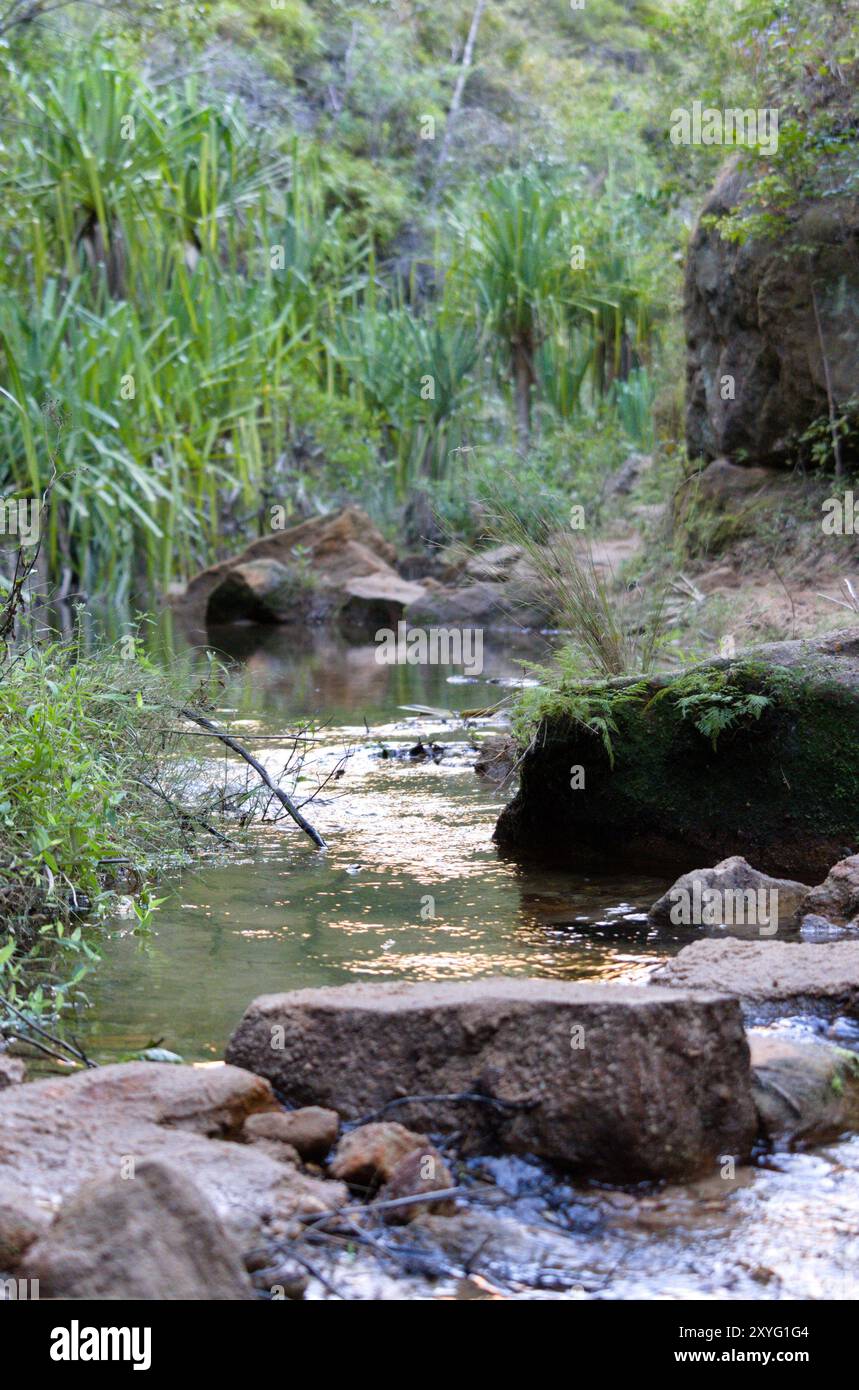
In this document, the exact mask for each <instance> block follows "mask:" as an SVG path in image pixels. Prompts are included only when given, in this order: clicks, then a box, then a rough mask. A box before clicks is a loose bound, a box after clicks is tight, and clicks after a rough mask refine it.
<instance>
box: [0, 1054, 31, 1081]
mask: <svg viewBox="0 0 859 1390" xmlns="http://www.w3.org/2000/svg"><path fill="white" fill-rule="evenodd" d="M26 1080H27V1067H26V1064H25V1063H24V1062H23V1061H22V1060H21V1058H20V1057H10V1056H9V1054H8V1053H6V1052H0V1087H3V1086H20V1085H21V1082H22V1081H26Z"/></svg>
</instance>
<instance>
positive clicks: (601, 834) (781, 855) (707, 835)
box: [495, 626, 859, 883]
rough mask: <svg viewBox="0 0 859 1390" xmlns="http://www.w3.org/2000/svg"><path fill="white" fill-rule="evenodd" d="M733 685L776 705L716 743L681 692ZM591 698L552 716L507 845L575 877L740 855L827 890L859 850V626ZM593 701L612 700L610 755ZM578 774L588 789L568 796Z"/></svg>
mask: <svg viewBox="0 0 859 1390" xmlns="http://www.w3.org/2000/svg"><path fill="white" fill-rule="evenodd" d="M726 677H728V678H729V688H730V690H731V691H732V692H733V694H732V695H731V696H730V697H729V698H732V699H737V698H745V697H746V696H748V695H759V694H762V693H763V694H766V695H767V698H768V699H769V700H770V703H769V704H768V705H767V706H765V707H764V709H763V712H762V713H761V714H760V717H759V718H754V717H745V718H740V719H739V721H738V722H737V723H735V725H734V727H732V728H729V729H727V730H726V731H723V732H722V734H721V735H720V736H719V737H718V739H717V742H716V746H715V747H714V746H713V742H712V739H711V738H709V737H707V736H706V734H705V733H702V732H701V731H700V730H699V729H698V728H696V725H695V720H694V718H693V717H690V714H689V713H688V711H687V713H686V714H684V707H683V706H682V704H681V697H682V694H683V690H684V686H682V685H681V686H679V687H678V685H677V682H678V681H680V680H683V681H684V682H687V684H686V685H685V689H686V691H687V693H688V691H689V685H688V682H689V681H690V680H696V681H698V682H699V685H700V688H701V689H702V690H703V691H704V692H706V691H707V690H712V691H713V692H714V693H715V694H716V695H719V694H720V687H719V685H718V682H719V681H720V680H723V679H724V678H726ZM672 687H674V688H675V689H678V695H677V697H676V698H672ZM724 689H725V687H721V692H722V693H724ZM594 692H595V688H594V687H593V686H587V685H584V684H583V685H581V686H577V687H576V688H575V689H571V690H570V691H569V693H568V694H565V695H563V696H559V697H558V702H557V712H553V713H552V714H551V715H550V716H548V717H547V718H546V719H544V721H543V723H542V726H541V728H540V731H539V736H538V737H536V738H535V739H534V740H533V741H532V743H531V746H530V748H529V750H528V752H527V753H526V754H525V756H524V758H523V759H522V762H521V764H520V767H519V791H518V793H517V795H516V796H515V797H514V798H513V799H512V800H511V802H510V803H509V805H508V806H507V807H506V808H505V809H504V811H503V812H502V813H501V816H500V818H499V821H498V824H497V827H496V830H495V839H496V841H497V842H498V844H499V845H500V846H501V847H502V848H503V849H505V850H509V851H511V852H513V853H516V854H522V853H527V854H532V855H534V856H540V857H544V858H551V859H553V860H555V861H556V862H558V863H561V864H563V865H564V866H565V867H569V868H588V867H594V866H597V867H599V866H610V867H611V868H612V870H613V871H616V870H617V867H618V865H619V864H625V865H627V866H638V867H642V868H647V869H649V870H651V871H652V870H654V869H658V870H664V871H665V873H666V874H669V873H670V874H676V873H677V872H678V871H679V872H686V871H688V870H689V869H691V868H693V867H694V865H695V864H714V863H716V862H717V861H719V860H722V859H724V858H726V857H727V856H729V855H734V854H742V855H744V856H745V858H746V859H748V860H749V861H750V862H751V863H753V864H755V865H756V866H757V867H758V868H759V869H760V870H762V871H764V872H766V873H770V874H777V875H779V876H781V877H786V878H793V879H798V880H804V881H805V882H806V883H814V882H815V881H819V880H820V879H821V878H823V876H824V875H825V874H826V873H827V871H828V869H829V867H830V865H831V864H833V863H835V861H836V860H839V859H843V858H844V857H845V856H846V855H849V854H853V852H854V850H855V849H856V848H857V839H859V815H857V807H858V806H859V759H857V757H856V749H857V747H859V627H855V626H854V627H852V628H846V629H842V630H840V631H838V632H833V633H830V634H828V635H827V636H825V637H821V638H816V639H814V640H812V641H794V642H774V643H770V644H767V645H765V646H760V647H753V648H750V649H749V650H748V651H747V652H743V653H741V654H739V655H738V656H737V657H736V658H731V659H728V658H722V659H718V660H716V661H711V662H708V663H704V664H703V665H702V666H698V667H692V668H688V669H687V670H686V671H684V672H682V673H681V675H680V676H678V677H672V676H654V677H650V678H648V679H647V680H646V681H632V680H630V681H628V682H617V683H613V684H612V685H611V686H608V687H606V686H602V687H597V688H596V693H594ZM657 695H658V696H659V698H658V699H654V697H655V696H657ZM594 698H598V699H599V700H600V701H602V703H600V704H598V705H597V706H596V710H597V713H598V714H599V713H601V712H602V713H603V714H604V712H605V700H606V699H609V700H611V701H612V704H611V712H612V717H613V718H614V721H615V724H616V732H614V733H612V735H611V743H612V752H613V760H612V758H610V757H609V754H608V752H607V750H606V748H605V746H604V743H603V740H602V738H601V737H600V736H599V733H598V732H596V733H595V732H592V731H591V729H590V728H588V727H587V726H586V724H585V723H584V722H583V719H582V713H581V711H582V701H583V700H588V699H594ZM705 698H706V696H705ZM696 708H697V709H699V710H700V705H699V706H696ZM576 766H580V767H582V768H583V769H584V773H585V785H584V787H583V788H582V787H578V788H576V789H574V788H572V787H571V776H570V771H571V768H573V767H576Z"/></svg>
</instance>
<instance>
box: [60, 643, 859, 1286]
mask: <svg viewBox="0 0 859 1390" xmlns="http://www.w3.org/2000/svg"><path fill="white" fill-rule="evenodd" d="M159 640H160V641H161V642H162V646H161V651H162V654H163V655H164V658H165V660H170V661H171V663H173V664H175V663H177V662H179V661H182V660H186V661H189V662H191V661H192V660H193V658H192V657H191V656H189V654H188V653H187V651H185V650H184V649H183V644H182V642H181V639H178V638H176V639H172V640H170V641H167V640H166V639H165V638H164V635H163V633H162V634H161V635H160V637H159ZM229 642H230V649H231V650H232V651H233V652H235V653H236V654H237V655H240V656H241V665H240V667H239V669H238V670H237V672H236V675H235V678H234V679H233V680H232V682H231V684H230V686H229V687H228V689H227V690H225V692H224V699H223V704H222V708H221V710H220V711H219V715H218V717H219V718H220V719H221V720H222V721H223V722H224V723H227V722H229V723H230V725H231V726H232V727H233V728H234V729H235V730H236V732H237V734H238V736H239V737H240V738H243V739H244V740H245V741H246V742H247V743H248V744H249V745H251V746H252V747H253V749H254V751H255V752H256V754H257V756H260V757H261V758H262V759H263V761H265V762H266V763H267V765H269V767H270V768H271V769H272V770H278V769H279V767H280V766H281V765H282V762H283V752H282V748H283V745H282V744H277V743H276V742H274V735H276V734H277V733H281V732H282V731H283V730H284V729H286V728H289V727H291V726H292V725H293V724H294V722H295V720H296V719H298V718H301V717H314V718H316V719H317V720H324V721H325V728H324V729H323V730H322V731H321V733H320V741H319V743H318V744H317V745H316V746H315V749H314V753H313V762H314V765H315V768H314V769H306V777H305V780H303V781H302V783H301V784H300V785H299V791H301V792H303V794H304V795H306V794H307V793H308V791H310V790H312V789H313V787H314V786H315V784H316V778H317V776H324V775H325V773H326V772H328V771H330V770H331V769H332V768H333V767H335V766H336V765H337V763H338V760H339V759H340V757H341V756H342V755H343V753H344V751H346V750H352V752H351V756H350V757H349V759H348V761H347V762H346V764H345V771H344V774H343V776H342V777H341V778H339V779H338V780H336V781H332V782H330V783H329V784H328V786H326V787H325V788H324V790H323V791H322V793H321V795H320V796H319V797H318V799H316V800H315V801H314V802H313V803H312V805H311V806H310V807H308V808H307V814H308V816H309V817H310V819H311V821H312V822H313V823H314V824H315V825H316V826H317V827H318V829H319V830H321V831H322V833H323V834H324V836H325V838H326V839H327V841H328V844H329V849H328V850H327V852H320V851H317V850H316V849H314V847H313V846H312V845H311V844H310V842H309V841H308V840H307V839H306V838H305V837H304V836H303V835H302V834H301V833H300V832H298V831H297V830H296V829H295V828H294V827H292V825H291V824H290V823H289V822H287V823H286V827H284V826H283V825H278V826H273V827H264V826H263V827H258V828H257V829H256V830H255V831H254V832H253V833H252V835H251V836H250V840H249V843H247V844H245V845H244V846H243V848H242V849H241V851H240V852H238V853H237V852H235V851H229V852H227V853H224V852H223V851H217V852H212V853H211V854H210V855H209V857H207V858H206V859H205V860H203V861H202V862H199V863H197V864H195V866H194V867H193V868H190V869H187V870H185V871H184V872H182V873H180V874H178V875H174V876H173V877H172V878H168V880H167V881H166V882H165V883H162V885H161V887H160V890H159V891H160V892H161V893H163V894H166V896H167V901H166V902H165V903H164V905H163V907H162V908H161V910H160V911H159V912H158V913H157V914H156V915H155V916H154V918H153V920H152V926H151V929H148V930H147V931H146V932H145V933H144V934H143V935H140V934H138V933H136V932H135V930H134V925H133V920H134V919H133V918H132V919H131V920H128V919H117V920H115V921H114V922H113V923H112V924H111V929H110V932H109V935H108V939H107V941H106V943H105V947H104V960H103V962H102V964H101V966H100V967H99V968H98V969H97V971H96V972H95V973H94V975H93V976H92V977H91V979H90V980H88V981H87V982H86V988H87V993H88V996H89V998H90V999H91V1001H92V1008H91V1009H90V1010H89V1011H88V1013H87V1015H86V1016H85V1018H84V1020H83V1021H82V1024H81V1027H80V1034H81V1038H82V1040H85V1043H86V1046H87V1047H88V1048H89V1050H90V1051H91V1052H92V1053H93V1055H94V1056H95V1057H97V1058H98V1059H99V1060H101V1061H109V1060H112V1059H115V1058H117V1057H121V1056H123V1055H127V1054H128V1053H131V1052H134V1051H136V1050H138V1049H140V1048H144V1047H146V1046H147V1045H149V1044H151V1043H152V1042H154V1041H156V1040H163V1044H164V1046H166V1047H168V1048H171V1049H173V1050H174V1051H176V1052H178V1053H180V1054H181V1055H182V1056H183V1057H185V1058H186V1059H188V1060H196V1059H211V1058H214V1057H221V1056H222V1055H223V1049H224V1045H225V1043H226V1041H227V1038H228V1037H229V1034H230V1032H231V1031H232V1029H233V1028H234V1027H235V1025H236V1023H237V1022H238V1020H239V1018H240V1017H241V1014H242V1012H243V1010H244V1009H245V1007H246V1005H247V1004H248V1002H249V1001H250V1000H251V999H252V998H253V997H254V996H255V995H257V994H259V993H262V992H274V991H279V990H287V989H296V988H299V987H302V986H311V985H323V984H333V985H336V984H342V983H344V982H346V981H349V980H354V979H363V980H371V979H413V980H434V979H466V978H472V977H477V976H482V975H489V974H494V973H502V974H510V975H515V974H531V975H540V976H553V977H557V978H563V979H599V980H613V979H624V980H627V981H639V980H644V979H645V978H646V977H647V975H648V973H649V971H650V970H651V969H652V967H653V966H654V965H655V964H656V963H657V962H658V961H660V960H661V959H664V958H665V957H666V956H667V955H669V954H671V953H672V952H674V951H676V950H678V949H679V948H680V947H681V946H682V945H684V944H686V943H687V942H688V941H689V940H690V939H692V937H691V936H690V935H689V934H688V933H683V932H682V931H678V933H677V934H676V935H667V934H665V933H662V934H657V933H655V932H653V931H652V930H650V929H649V928H648V927H647V924H646V911H647V908H648V907H649V906H650V904H651V903H652V902H653V901H654V900H655V898H656V897H657V896H659V895H660V894H661V893H662V892H664V891H665V889H666V887H667V886H668V885H667V883H666V882H665V880H664V879H661V878H655V877H654V878H647V877H646V876H638V877H630V876H629V875H618V876H616V877H604V876H603V877H599V878H589V877H586V876H584V875H580V874H572V873H564V872H561V871H558V870H553V869H547V868H545V867H542V866H529V865H523V864H518V863H516V862H515V861H513V860H510V859H505V858H502V857H501V856H500V855H499V854H498V853H497V851H496V850H495V848H494V846H493V845H492V841H491V834H492V829H493V826H494V822H495V819H496V817H497V814H498V812H499V810H500V808H501V806H502V805H503V804H504V802H505V800H506V799H507V796H508V795H509V792H508V791H507V790H499V789H498V788H495V787H493V786H491V785H488V784H487V783H485V782H483V781H481V779H479V778H478V777H477V775H476V774H475V772H474V769H473V762H474V757H475V754H474V751H473V748H472V744H473V742H474V740H475V738H477V739H479V738H482V737H485V736H486V735H487V734H488V733H490V732H492V731H493V729H496V728H497V727H499V726H498V723H497V717H496V718H495V719H494V720H493V719H476V720H472V721H469V722H464V721H463V720H462V719H460V718H454V717H449V718H445V717H443V716H440V715H436V716H432V715H418V714H416V713H414V712H410V711H407V710H403V709H402V708H401V707H402V706H403V705H414V704H420V705H425V706H431V707H433V708H434V709H437V710H450V711H460V710H463V709H468V708H482V707H486V706H489V705H492V704H495V703H496V702H497V701H498V700H500V699H502V698H504V697H505V696H507V695H509V694H510V692H511V689H513V688H515V687H514V686H511V684H510V682H516V681H518V680H521V679H522V677H523V674H524V668H523V662H524V661H525V660H527V659H542V658H543V657H544V656H545V650H544V648H542V647H541V645H540V644H537V645H536V647H535V643H534V642H533V641H531V642H525V641H524V639H523V640H521V641H520V640H519V639H516V638H509V639H507V640H505V642H504V645H503V647H499V648H498V649H496V650H487V652H486V668H485V671H484V675H483V677H482V678H481V679H480V680H478V681H475V682H472V683H463V681H462V677H461V674H460V673H458V672H455V671H451V670H447V669H444V668H415V667H393V668H392V667H385V666H381V665H379V664H377V662H376V660H375V652H374V648H373V647H371V646H364V647H355V646H347V645H346V644H344V643H340V642H336V641H331V640H329V639H323V638H317V639H313V640H308V639H306V638H304V639H302V638H299V637H298V636H296V635H295V634H292V633H287V632H284V631H263V630H260V629H244V630H235V631H233V632H232V633H231V634H230V637H229ZM418 739H421V740H423V741H424V742H425V743H428V742H434V743H437V744H440V745H443V746H444V749H445V751H444V753H443V754H442V755H441V756H440V758H439V760H438V761H432V760H424V761H420V760H415V759H409V758H403V759H400V758H398V757H396V756H388V757H384V756H382V749H383V748H384V749H387V750H388V752H389V754H392V755H393V754H395V753H396V752H397V750H408V749H409V748H411V747H413V746H414V745H415V744H416V743H417V741H418ZM212 757H213V765H216V766H217V767H218V768H221V767H223V766H224V759H223V758H222V757H221V755H220V753H219V751H218V750H217V749H216V748H215V749H213V755H212ZM431 914H434V915H431ZM693 935H694V934H693ZM791 1026H796V1025H791ZM845 1027H847V1025H845ZM847 1031H848V1033H850V1036H849V1037H847V1036H846V1035H845V1036H843V1037H841V1038H840V1040H841V1041H842V1042H845V1043H846V1045H848V1046H850V1045H852V1046H857V1040H856V1037H855V1036H854V1034H855V1031H856V1030H855V1028H853V1029H852V1032H851V1028H850V1027H847ZM450 1161H451V1163H452V1164H455V1156H454V1155H450ZM459 1178H460V1181H461V1182H462V1183H463V1190H464V1207H465V1218H464V1220H462V1221H460V1219H459V1218H454V1219H445V1218H425V1217H424V1218H421V1219H420V1220H419V1221H418V1222H417V1223H413V1224H412V1225H411V1226H409V1227H407V1228H404V1229H403V1230H401V1231H390V1232H387V1233H386V1234H385V1235H384V1238H381V1237H376V1236H374V1237H373V1239H374V1240H377V1239H378V1240H379V1241H380V1244H379V1247H378V1248H377V1251H376V1254H375V1255H374V1256H372V1257H371V1256H369V1255H367V1254H366V1253H364V1252H362V1251H359V1252H358V1253H357V1255H356V1254H354V1253H352V1254H348V1255H344V1254H341V1253H339V1252H338V1250H337V1249H336V1248H334V1249H331V1250H326V1249H324V1248H323V1249H315V1248H314V1250H313V1251H312V1254H313V1258H314V1260H316V1261H317V1263H318V1264H319V1263H321V1264H322V1265H323V1266H324V1267H325V1269H326V1270H327V1272H328V1279H329V1284H328V1287H324V1286H323V1285H322V1284H319V1283H318V1282H317V1281H315V1280H314V1281H312V1283H311V1286H310V1289H309V1290H308V1296H309V1297H323V1298H324V1297H331V1296H333V1295H332V1294H331V1292H330V1289H331V1288H332V1287H336V1288H337V1289H339V1291H340V1293H341V1294H342V1296H344V1297H352V1298H383V1297H392V1296H398V1297H404V1296H406V1297H414V1298H438V1297H441V1298H457V1299H461V1298H491V1297H497V1296H503V1297H508V1298H509V1297H512V1298H516V1297H520V1298H522V1297H524V1298H541V1297H544V1298H552V1297H564V1298H598V1299H618V1298H638V1299H641V1298H645V1299H647V1298H669V1299H670V1298H705V1299H714V1298H718V1299H735V1298H756V1299H785V1298H787V1299H818V1298H820V1299H846V1298H853V1297H855V1295H856V1291H857V1285H859V1276H857V1267H859V1138H853V1139H849V1140H845V1141H843V1142H841V1143H837V1144H831V1145H829V1146H827V1147H826V1148H825V1149H819V1150H817V1151H816V1152H813V1153H797V1154H789V1153H783V1154H777V1155H770V1156H768V1157H766V1158H762V1159H761V1160H759V1162H758V1163H757V1165H755V1166H753V1167H748V1168H741V1169H739V1170H738V1172H737V1174H736V1176H735V1178H733V1179H731V1180H725V1179H724V1178H723V1177H721V1176H717V1175H714V1176H713V1177H712V1178H709V1179H707V1180H706V1181H705V1182H701V1183H696V1184H691V1185H688V1186H683V1187H665V1188H661V1189H659V1188H656V1189H645V1188H641V1189H636V1190H633V1191H618V1190H614V1189H606V1188H603V1187H599V1186H594V1185H587V1184H584V1185H573V1184H567V1183H566V1182H565V1181H563V1180H559V1178H558V1176H557V1175H556V1174H552V1173H551V1172H549V1171H548V1170H547V1169H546V1168H545V1166H543V1165H540V1164H537V1163H531V1162H529V1161H528V1160H522V1159H512V1158H506V1159H504V1158H502V1159H488V1160H480V1161H475V1163H473V1164H469V1165H468V1168H467V1170H466V1169H463V1168H460V1169H459ZM487 1221H488V1222H489V1225H488V1226H487V1225H486V1224H485V1223H486V1222H487ZM481 1223H484V1224H483V1225H481ZM475 1276H476V1277H475Z"/></svg>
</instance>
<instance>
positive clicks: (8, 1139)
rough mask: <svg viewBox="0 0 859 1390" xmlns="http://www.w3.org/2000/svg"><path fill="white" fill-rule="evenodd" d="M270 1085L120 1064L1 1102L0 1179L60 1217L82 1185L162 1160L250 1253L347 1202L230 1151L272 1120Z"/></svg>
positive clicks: (0, 1096) (331, 1189)
mask: <svg viewBox="0 0 859 1390" xmlns="http://www.w3.org/2000/svg"><path fill="white" fill-rule="evenodd" d="M277 1109H278V1107H277V1104H276V1102H275V1099H274V1097H273V1095H272V1092H271V1088H270V1086H269V1085H268V1083H267V1082H265V1081H263V1080H262V1079H261V1078H260V1077H258V1076H250V1075H249V1074H248V1073H247V1072H246V1071H239V1070H238V1069H237V1068H235V1067H224V1066H216V1067H189V1066H172V1067H167V1066H163V1065H162V1064H161V1063H158V1062H121V1063H117V1064H115V1065H112V1066H107V1067H97V1068H95V1069H94V1070H92V1071H86V1072H79V1073H78V1074H77V1075H75V1076H64V1077H58V1078H56V1077H52V1078H50V1079H46V1080H44V1081H33V1082H30V1083H29V1084H28V1085H25V1086H10V1087H8V1088H7V1089H6V1090H4V1091H0V1167H2V1169H3V1176H4V1179H6V1180H8V1181H9V1182H12V1183H14V1184H15V1186H16V1188H17V1189H18V1191H19V1192H20V1193H21V1195H22V1196H26V1197H27V1198H28V1199H31V1200H33V1201H34V1202H35V1203H36V1204H38V1205H39V1206H41V1207H42V1208H44V1209H45V1210H49V1211H51V1210H53V1211H56V1210H57V1208H58V1207H59V1206H60V1205H61V1204H62V1203H63V1202H65V1201H66V1200H67V1199H68V1198H69V1197H71V1195H72V1194H73V1193H74V1192H76V1191H77V1189H78V1188H79V1187H80V1185H81V1184H82V1183H84V1182H87V1181H89V1180H90V1179H94V1178H102V1177H105V1176H108V1177H109V1176H121V1175H122V1173H123V1172H124V1171H126V1170H127V1168H128V1165H129V1161H130V1160H133V1163H134V1166H135V1167H137V1168H139V1165H140V1164H141V1163H142V1162H144V1161H145V1160H147V1159H151V1158H158V1159H163V1160H165V1161H166V1162H168V1163H170V1165H171V1166H172V1167H175V1168H177V1169H179V1170H180V1171H183V1172H185V1173H186V1174H187V1175H188V1176H189V1177H190V1178H191V1179H192V1181H193V1183H194V1185H195V1187H196V1188H198V1189H199V1190H200V1192H201V1193H202V1194H203V1195H204V1197H206V1198H208V1200H209V1202H210V1203H211V1205H212V1207H213V1208H214V1210H215V1213H216V1215H217V1217H218V1219H219V1220H220V1221H221V1222H222V1224H223V1225H224V1227H225V1228H226V1229H227V1230H228V1231H229V1233H230V1234H231V1235H233V1236H234V1237H235V1238H236V1239H238V1240H239V1241H240V1242H241V1243H242V1244H243V1245H244V1246H247V1247H249V1246H250V1245H252V1244H253V1243H254V1242H255V1241H256V1240H257V1239H258V1237H259V1235H260V1233H261V1232H262V1231H263V1230H264V1229H268V1228H271V1229H285V1228H286V1227H287V1226H288V1225H289V1223H290V1222H291V1221H292V1220H293V1218H294V1217H295V1216H296V1214H297V1213H316V1212H320V1211H324V1210H325V1209H326V1208H327V1207H329V1206H337V1205H339V1204H340V1203H341V1202H343V1201H345V1200H346V1197H347V1192H346V1189H345V1187H343V1186H342V1184H340V1183H336V1182H322V1181H319V1180H317V1179H314V1178H311V1177H308V1176H305V1175H304V1174H302V1173H299V1172H297V1171H296V1170H295V1169H293V1168H290V1167H287V1166H286V1165H285V1164H283V1163H278V1162H275V1161H274V1160H273V1159H272V1158H269V1157H268V1156H267V1155H266V1154H264V1153H260V1152H259V1151H258V1150H257V1149H256V1148H255V1147H252V1146H251V1145H249V1144H239V1143H224V1142H221V1141H223V1140H230V1139H237V1138H238V1137H239V1134H240V1131H241V1129H242V1126H243V1124H244V1121H245V1119H246V1118H247V1116H249V1115H252V1114H255V1113H257V1112H259V1111H263V1112H266V1111H275V1110H277Z"/></svg>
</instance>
